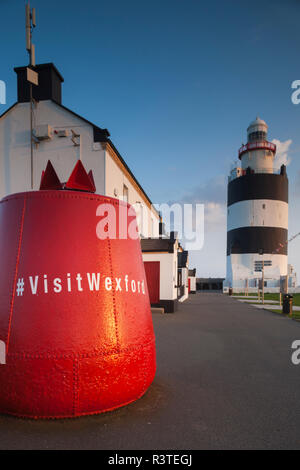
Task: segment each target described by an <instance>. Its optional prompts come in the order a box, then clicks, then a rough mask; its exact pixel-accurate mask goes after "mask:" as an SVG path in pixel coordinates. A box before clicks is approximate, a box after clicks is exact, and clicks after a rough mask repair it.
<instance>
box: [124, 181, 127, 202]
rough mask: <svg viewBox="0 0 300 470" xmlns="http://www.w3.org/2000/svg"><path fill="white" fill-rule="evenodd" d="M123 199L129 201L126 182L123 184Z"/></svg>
mask: <svg viewBox="0 0 300 470" xmlns="http://www.w3.org/2000/svg"><path fill="white" fill-rule="evenodd" d="M123 201H125V202H128V188H127V186H126V184H124V185H123Z"/></svg>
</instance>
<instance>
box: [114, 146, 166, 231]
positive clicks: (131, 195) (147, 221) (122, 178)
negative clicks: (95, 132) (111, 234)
mask: <svg viewBox="0 0 300 470" xmlns="http://www.w3.org/2000/svg"><path fill="white" fill-rule="evenodd" d="M124 185H125V186H127V188H128V202H129V203H130V204H134V205H135V204H137V203H138V204H137V207H139V206H142V207H141V209H140V210H136V212H137V216H138V220H140V223H139V229H140V233H141V234H142V235H143V236H144V237H158V236H159V217H158V214H157V213H155V212H154V211H153V210H152V209H150V208H149V207H148V206H147V205H146V203H145V202H144V201H143V199H142V197H141V195H140V194H139V192H138V191H137V190H136V188H135V187H134V185H133V184H132V183H131V181H130V180H129V178H127V177H126V175H125V174H124V173H123V172H122V170H121V168H119V166H118V165H117V164H116V162H115V161H114V159H113V158H112V157H111V155H110V154H109V151H108V150H106V151H105V187H106V195H107V196H111V197H119V198H120V199H122V197H123V187H124ZM115 194H117V196H116V195H115ZM143 214H145V217H144V218H143ZM152 221H153V222H152Z"/></svg>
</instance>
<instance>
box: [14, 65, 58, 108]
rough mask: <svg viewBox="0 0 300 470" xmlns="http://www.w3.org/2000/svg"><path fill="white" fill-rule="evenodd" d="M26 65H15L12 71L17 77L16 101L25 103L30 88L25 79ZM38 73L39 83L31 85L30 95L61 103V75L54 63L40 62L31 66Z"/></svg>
mask: <svg viewBox="0 0 300 470" xmlns="http://www.w3.org/2000/svg"><path fill="white" fill-rule="evenodd" d="M26 69H27V67H16V68H15V69H14V71H15V72H16V74H17V77H18V78H17V79H18V102H19V103H27V102H29V100H30V88H29V85H30V84H29V82H28V81H27V72H26ZM32 69H33V70H34V71H35V72H37V73H38V74H39V84H38V85H32V96H33V98H34V99H35V100H37V101H45V100H52V101H55V102H56V103H59V104H61V84H62V82H63V81H64V79H63V77H62V76H61V74H60V73H59V71H58V70H57V68H56V67H55V65H54V64H52V63H49V64H40V65H36V66H35V67H32Z"/></svg>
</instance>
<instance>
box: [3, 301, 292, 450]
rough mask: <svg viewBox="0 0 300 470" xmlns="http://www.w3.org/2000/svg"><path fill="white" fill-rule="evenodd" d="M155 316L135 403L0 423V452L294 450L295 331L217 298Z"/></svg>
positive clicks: (256, 311)
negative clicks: (150, 362)
mask: <svg viewBox="0 0 300 470" xmlns="http://www.w3.org/2000/svg"><path fill="white" fill-rule="evenodd" d="M179 309H180V310H179V312H177V313H176V314H174V315H172V314H169V315H168V314H166V315H161V314H154V315H153V319H154V325H155V331H156V336H157V355H158V371H157V375H156V378H155V381H154V383H153V385H152V386H151V388H150V389H149V391H148V392H147V394H146V395H145V396H144V397H143V398H141V399H140V400H139V401H137V402H136V403H134V404H132V405H130V406H127V407H125V408H122V409H119V410H117V411H114V412H111V413H106V414H104V415H100V416H93V417H86V418H80V419H75V420H62V421H59V420H58V421H42V422H39V421H31V420H22V419H16V418H12V417H0V447H1V448H4V449H5V448H9V449H13V448H14V449H17V448H27V449H31V448H40V449H48V448H50V449H51V448H56V449H72V448H73V449H87V448H89V449H135V448H137V449H153V448H154V449H169V450H170V449H197V448H199V449H216V448H221V449H229V448H237V449H239V448H242V449H246V448H265V449H266V448H280V449H282V448H298V449H299V448H300V365H299V366H294V365H292V363H291V360H290V356H291V343H292V341H293V340H295V339H300V323H298V322H296V321H293V320H290V319H288V318H285V317H282V316H279V315H276V314H273V313H270V312H268V311H262V310H259V309H257V308H255V307H253V306H250V305H247V304H242V303H240V302H237V301H236V300H235V299H232V298H230V297H228V296H223V295H221V294H213V293H210V294H204V293H202V294H197V295H194V296H191V298H190V299H189V300H188V301H187V302H185V303H184V304H181V305H180V307H179Z"/></svg>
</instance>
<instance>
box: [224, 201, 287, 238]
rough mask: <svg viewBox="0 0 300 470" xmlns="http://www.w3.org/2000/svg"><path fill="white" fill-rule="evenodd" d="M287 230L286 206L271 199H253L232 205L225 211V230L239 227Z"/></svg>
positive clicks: (284, 203)
mask: <svg viewBox="0 0 300 470" xmlns="http://www.w3.org/2000/svg"><path fill="white" fill-rule="evenodd" d="M264 226H265V227H280V228H285V229H287V228H288V204H287V203H286V202H282V201H273V200H271V199H253V200H251V201H240V202H236V203H235V204H232V205H231V206H229V207H228V209H227V230H233V229H236V228H240V227H264Z"/></svg>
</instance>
